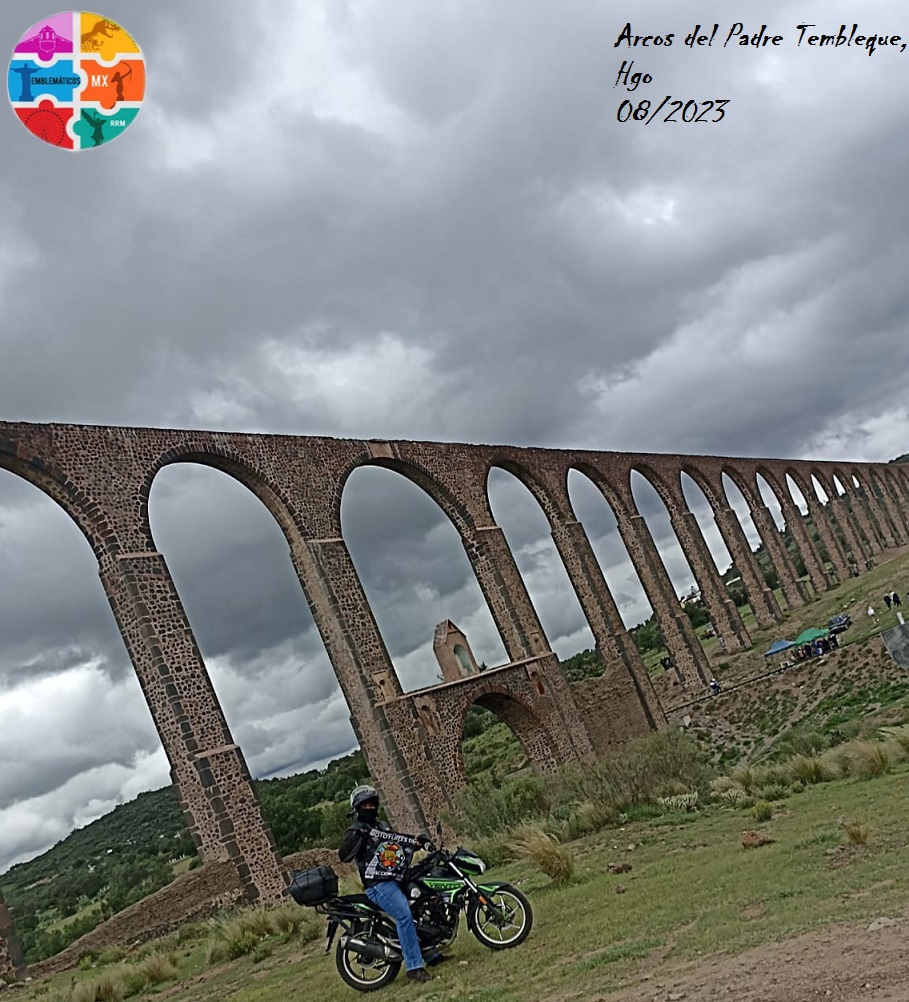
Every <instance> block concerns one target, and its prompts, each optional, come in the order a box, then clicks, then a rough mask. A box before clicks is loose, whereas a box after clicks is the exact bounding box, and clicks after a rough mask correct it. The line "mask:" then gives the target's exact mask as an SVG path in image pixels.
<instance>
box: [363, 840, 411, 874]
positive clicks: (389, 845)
mask: <svg viewBox="0 0 909 1002" xmlns="http://www.w3.org/2000/svg"><path fill="white" fill-rule="evenodd" d="M366 838H367V839H368V840H369V849H371V850H372V851H371V854H368V855H367V861H366V869H365V870H364V873H363V876H364V877H365V878H366V880H368V881H370V882H371V881H379V880H400V879H401V878H402V877H403V876H404V873H405V872H406V870H407V867H408V866H410V861H411V859H413V854H414V852H416V850H417V848H418V847H419V843H418V842H417V840H416V839H415V838H413V837H412V836H410V835H402V834H400V833H399V832H387V831H386V832H383V831H382V830H381V829H380V828H370V829H369V832H368V833H367V835H366ZM367 853H369V850H367Z"/></svg>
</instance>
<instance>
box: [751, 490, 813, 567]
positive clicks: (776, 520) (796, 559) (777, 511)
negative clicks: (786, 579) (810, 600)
mask: <svg viewBox="0 0 909 1002" xmlns="http://www.w3.org/2000/svg"><path fill="white" fill-rule="evenodd" d="M755 480H756V482H757V486H758V493H759V494H760V497H761V500H762V501H763V502H764V504H765V505H766V506H767V509H768V511H769V512H770V515H771V517H772V518H773V524H774V525H775V526H776V530H777V532H778V533H779V542H780V544H781V547H780V548H781V550H782V555H781V559H782V560H789V562H790V563H791V564H792V566H793V567H794V569H795V575H796V577H797V578H799V579H801V580H802V581H803V582H804V583H805V584H806V585H807V586H811V579H810V576H809V574H808V568H807V566H806V565H805V560H804V558H803V556H802V553H801V551H800V549H799V545H798V541H797V539H796V536H795V530H794V529H793V528H792V526H790V525H789V524H788V522H787V520H786V514H785V512H784V511H783V506H782V503H781V501H780V499H779V498H778V497H777V495H776V491H775V490H774V489H773V488H772V487H771V486H770V484H769V483H768V482H767V478H766V477H764V476H763V475H762V474H761V473H757V474H756V475H755ZM781 570H782V569H781V568H776V571H777V578H779V574H780V573H781Z"/></svg>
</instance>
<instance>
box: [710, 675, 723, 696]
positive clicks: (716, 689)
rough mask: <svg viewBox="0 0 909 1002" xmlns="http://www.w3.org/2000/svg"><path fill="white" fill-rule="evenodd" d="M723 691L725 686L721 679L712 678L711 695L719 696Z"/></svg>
mask: <svg viewBox="0 0 909 1002" xmlns="http://www.w3.org/2000/svg"><path fill="white" fill-rule="evenodd" d="M722 691H723V687H722V686H721V685H720V683H719V681H718V680H717V679H715V678H712V679H711V680H710V695H711V696H718V695H719V694H720V693H721V692H722Z"/></svg>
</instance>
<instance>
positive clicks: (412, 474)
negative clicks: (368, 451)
mask: <svg viewBox="0 0 909 1002" xmlns="http://www.w3.org/2000/svg"><path fill="white" fill-rule="evenodd" d="M364 466H377V467H379V468H380V469H385V470H391V471H392V472H393V473H397V474H399V475H400V476H402V477H404V479H405V480H409V481H410V482H411V483H412V484H414V485H415V486H416V487H419V488H420V490H422V491H423V492H424V493H425V494H427V495H428V496H429V497H430V498H431V499H432V500H433V501H435V503H436V505H438V507H439V508H441V509H442V511H443V512H444V513H445V514H446V516H447V517H448V520H449V521H450V522H451V524H452V525H453V526H454V527H455V529H456V530H457V533H458V535H459V536H460V537H461V539H466V538H467V536H468V535H469V533H470V532H471V530H473V529H475V528H476V527H477V523H476V519H475V518H474V515H473V513H472V512H471V511H470V509H469V508H468V507H467V505H466V504H464V502H463V501H462V500H461V499H460V498H458V497H456V496H455V495H454V494H453V493H452V491H451V490H450V489H449V488H448V487H447V486H446V485H445V484H443V483H442V482H441V481H440V480H439V479H438V478H437V477H436V476H435V475H434V474H433V473H432V472H431V471H430V470H428V469H427V468H426V467H425V466H423V465H422V464H421V463H419V462H417V461H415V460H413V459H399V458H397V457H395V456H379V455H368V456H364V457H362V458H361V459H359V460H358V461H356V462H354V463H351V464H349V465H348V466H347V467H346V468H345V469H344V471H343V472H342V473H341V475H340V477H339V478H338V488H337V493H336V496H335V500H334V505H333V510H334V520H335V523H336V524H337V526H338V529H339V531H340V527H341V500H342V498H343V495H344V489H345V487H346V486H347V481H348V480H349V479H350V477H351V475H352V474H353V473H354V471H355V470H358V469H360V468H362V467H364Z"/></svg>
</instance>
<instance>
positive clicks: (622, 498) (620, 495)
mask: <svg viewBox="0 0 909 1002" xmlns="http://www.w3.org/2000/svg"><path fill="white" fill-rule="evenodd" d="M572 470H577V471H578V473H581V474H583V475H584V476H585V477H587V479H588V480H590V481H591V483H593V485H594V486H595V487H596V488H597V489H598V490H599V492H600V493H601V494H602V495H603V497H604V498H606V500H607V501H608V502H609V507H610V508H611V509H612V512H613V514H614V515H615V517H616V521H619V520H620V519H629V518H631V517H632V515H637V510H633V509H634V502H633V499H631V497H630V495H626V494H625V493H624V492H623V491H621V490H620V489H619V488H617V487H616V486H615V484H613V483H612V481H611V480H610V479H609V477H607V476H606V475H605V474H604V473H602V472H601V471H600V470H599V469H598V468H597V467H596V466H594V465H593V464H592V463H584V462H580V463H572V464H571V465H570V466H569V467H568V469H567V470H566V471H565V477H566V482H567V478H568V474H569V473H570V472H571V471H572ZM565 493H566V496H567V494H568V490H567V487H566V491H565ZM629 502H631V503H630V504H629ZM570 505H571V501H570V499H569V506H570ZM571 513H572V515H573V516H574V517H575V518H576V517H577V516H576V515H575V513H574V509H572V512H571Z"/></svg>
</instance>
